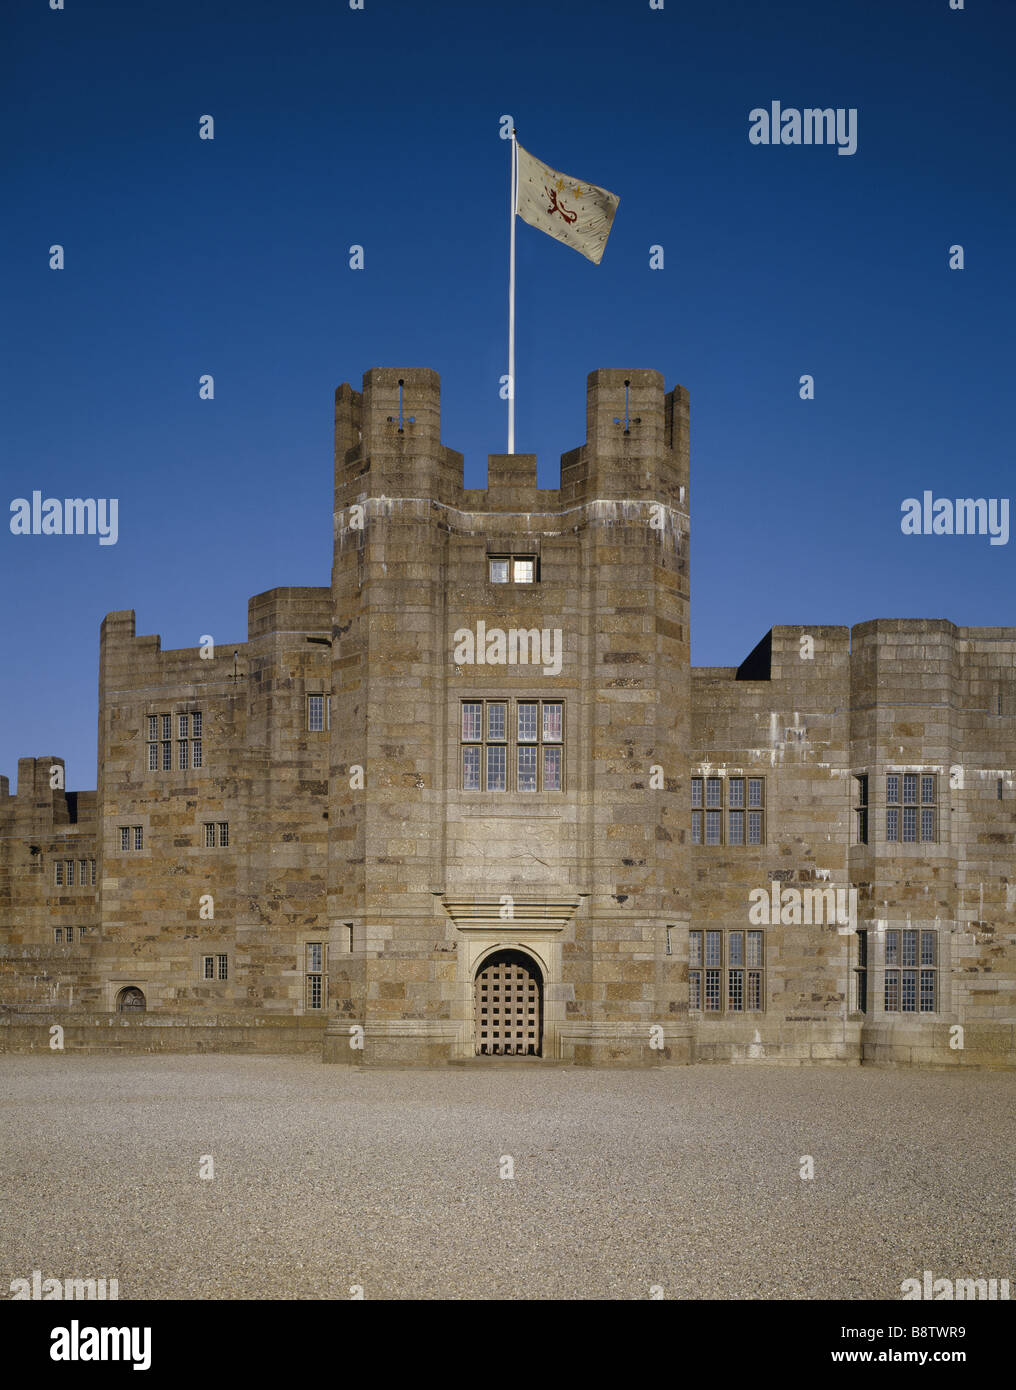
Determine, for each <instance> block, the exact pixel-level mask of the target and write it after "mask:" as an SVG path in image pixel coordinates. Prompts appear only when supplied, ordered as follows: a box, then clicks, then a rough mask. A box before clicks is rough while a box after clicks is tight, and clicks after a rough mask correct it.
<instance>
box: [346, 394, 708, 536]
mask: <svg viewBox="0 0 1016 1390" xmlns="http://www.w3.org/2000/svg"><path fill="white" fill-rule="evenodd" d="M488 473H489V478H488V487H487V490H486V492H485V493H483V492H482V490H477V489H469V491H468V493H467V492H466V490H465V488H464V482H463V456H462V454H460V453H458V452H457V451H456V450H454V449H450V448H448V447H446V446H445V445H444V444H442V442H441V379H440V377H439V376H438V374H437V372H434V371H431V370H429V369H428V368H423V367H417V368H409V367H374V368H372V369H371V370H370V371H368V372H366V373H365V374H364V377H363V389H362V391H355V390H354V389H353V388H352V386H350V385H349V384H348V383H344V384H343V385H342V386H340V387H339V388H338V389H337V391H336V392H335V510H336V512H339V511H342V510H343V509H344V508H347V507H350V506H352V505H354V504H355V503H357V502H363V501H365V500H366V499H368V498H372V497H384V498H390V499H395V498H407V499H408V498H419V499H423V498H426V499H432V500H434V501H437V502H440V503H443V504H444V505H446V506H451V507H463V506H466V507H468V506H469V505H470V504H475V499H477V496H478V493H479V495H480V496H481V497H482V498H483V502H484V509H485V510H492V511H501V510H513V509H517V510H523V511H526V510H536V509H547V510H557V509H559V508H562V507H567V506H571V505H575V504H580V503H583V502H588V501H595V500H603V499H607V500H640V499H641V500H652V501H657V502H662V503H664V504H665V505H668V506H673V507H675V508H679V509H680V510H682V511H686V510H687V506H688V392H687V391H686V390H685V388H684V387H683V386H675V387H674V389H673V390H672V391H669V392H668V391H666V390H665V384H664V379H663V377H662V375H661V374H660V373H659V372H656V371H651V370H646V369H637V368H620V367H619V368H601V369H600V370H598V371H594V372H590V373H589V376H588V378H587V380H586V440H585V443H584V444H581V445H580V446H579V447H578V448H575V449H571V450H569V451H568V452H567V453H565V454H563V455H562V456H561V485H560V487H559V488H553V489H552V488H538V487H537V485H536V455H535V454H491V455H489V457H488Z"/></svg>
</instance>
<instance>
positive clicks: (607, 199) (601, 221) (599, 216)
mask: <svg viewBox="0 0 1016 1390" xmlns="http://www.w3.org/2000/svg"><path fill="white" fill-rule="evenodd" d="M516 148H517V150H518V160H519V164H518V199H517V203H516V211H517V213H518V215H519V216H520V217H521V218H522V220H523V221H524V222H528V223H529V225H530V226H531V227H538V228H539V230H540V231H541V232H546V233H547V235H548V236H552V237H553V238H554V239H555V240H556V241H563V242H564V244H565V246H571V247H574V249H575V250H576V251H580V252H581V253H582V255H583V256H585V257H586V258H587V259H588V260H590V261H592V262H593V264H594V265H599V264H600V260H601V259H602V257H603V250H604V247H605V246H606V245H607V237H608V236H609V235H610V227H611V223H612V222H613V221H614V213H615V212H616V211H617V205H618V203H619V202H620V199H619V198H618V197H617V195H616V194H614V193H608V192H607V190H606V189H605V188H597V186H596V184H595V183H584V182H583V181H582V180H581V179H573V178H571V177H570V176H569V175H568V174H559V173H558V172H557V170H556V169H551V168H549V167H548V166H547V165H546V164H541V163H540V161H539V160H538V159H536V158H535V157H534V156H533V155H531V154H530V153H529V152H528V151H527V150H524V149H523V148H522V146H521V145H518V144H516Z"/></svg>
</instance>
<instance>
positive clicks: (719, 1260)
mask: <svg viewBox="0 0 1016 1390" xmlns="http://www.w3.org/2000/svg"><path fill="white" fill-rule="evenodd" d="M1014 1097H1016V1076H1013V1075H1011V1074H1008V1075H1007V1074H1004V1073H990V1072H970V1073H966V1074H955V1073H944V1072H906V1071H877V1070H876V1071H872V1070H867V1069H864V1070H860V1069H844V1070H839V1069H822V1070H816V1069H808V1068H803V1067H801V1068H796V1067H795V1068H787V1069H780V1068H775V1067H749V1066H695V1067H676V1068H673V1069H667V1070H664V1069H658V1070H653V1071H615V1072H610V1071H600V1072H594V1071H588V1070H584V1069H576V1068H541V1067H540V1066H538V1065H536V1066H534V1065H526V1064H515V1065H514V1066H513V1065H510V1064H509V1065H507V1066H501V1065H497V1064H495V1065H494V1066H492V1067H491V1068H490V1069H487V1068H486V1067H483V1066H466V1067H452V1068H442V1069H440V1070H433V1071H410V1070H389V1071H361V1070H351V1069H346V1068H344V1067H338V1066H325V1065H323V1064H321V1063H319V1062H317V1061H313V1060H308V1059H305V1058H297V1057H233V1056H228V1057H226V1056H215V1057H213V1056H194V1057H180V1056H176V1057H167V1056H163V1057H154V1058H153V1057H100V1056H94V1055H93V1056H86V1057H75V1056H73V1055H65V1056H63V1057H55V1056H54V1057H32V1056H23V1057H22V1056H10V1055H8V1056H4V1057H0V1280H2V1282H0V1297H7V1296H8V1294H7V1290H8V1287H9V1281H10V1280H11V1279H12V1278H15V1277H30V1276H31V1273H32V1271H33V1270H35V1269H38V1270H41V1271H42V1276H43V1278H47V1277H59V1278H65V1277H69V1276H74V1277H80V1278H85V1277H100V1276H103V1275H105V1276H107V1277H116V1278H118V1279H119V1281H120V1297H121V1298H143V1299H164V1298H202V1299H224V1298H227V1299H228V1298H349V1297H350V1288H351V1286H353V1285H361V1286H362V1288H363V1296H364V1297H365V1298H369V1299H377V1298H395V1299H406V1298H424V1299H436V1298H469V1299H530V1298H538V1299H560V1298H610V1299H645V1298H648V1297H649V1296H650V1289H651V1286H653V1285H661V1286H662V1288H663V1296H664V1297H666V1298H758V1299H764V1298H791V1299H814V1298H853V1299H869V1298H899V1297H900V1283H901V1281H902V1280H903V1279H905V1278H909V1277H911V1276H915V1275H917V1276H919V1275H920V1273H921V1271H923V1270H925V1269H931V1270H932V1271H933V1272H934V1274H935V1276H936V1277H939V1276H942V1275H946V1276H949V1277H952V1278H955V1277H978V1276H980V1277H986V1278H989V1277H1000V1278H1001V1277H1006V1276H1007V1277H1009V1278H1010V1280H1012V1281H1014V1284H1013V1286H1014V1289H1016V1245H1014V1240H1013V1229H1014V1222H1016V1193H1014V1181H1016V1177H1014V1172H1013V1165H1012V1153H1013V1151H1014V1148H1016V1144H1014V1140H1016V1117H1014V1109H1016V1107H1014ZM205 1154H211V1155H212V1156H213V1159H214V1165H215V1177H214V1180H212V1181H208V1180H202V1179H201V1178H199V1175H198V1174H199V1165H200V1161H201V1156H202V1155H205ZM502 1155H509V1156H510V1157H511V1158H512V1159H513V1161H514V1171H515V1176H514V1178H511V1179H505V1178H502V1177H501V1176H500V1167H501V1156H502ZM803 1155H811V1156H812V1158H813V1159H814V1166H815V1177H814V1179H813V1180H811V1181H803V1180H802V1179H801V1177H800V1167H801V1162H800V1161H801V1157H802V1156H803Z"/></svg>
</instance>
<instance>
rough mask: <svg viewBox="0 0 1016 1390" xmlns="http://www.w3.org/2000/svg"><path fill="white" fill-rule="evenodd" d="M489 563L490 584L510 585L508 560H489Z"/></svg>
mask: <svg viewBox="0 0 1016 1390" xmlns="http://www.w3.org/2000/svg"><path fill="white" fill-rule="evenodd" d="M487 563H488V565H489V566H490V570H489V573H490V582H491V583H492V584H507V583H508V561H507V560H489V561H488V562H487Z"/></svg>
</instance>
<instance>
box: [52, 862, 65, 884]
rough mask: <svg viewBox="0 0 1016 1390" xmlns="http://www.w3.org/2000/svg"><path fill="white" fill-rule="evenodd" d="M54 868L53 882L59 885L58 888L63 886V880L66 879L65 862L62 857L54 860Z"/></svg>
mask: <svg viewBox="0 0 1016 1390" xmlns="http://www.w3.org/2000/svg"><path fill="white" fill-rule="evenodd" d="M53 869H54V875H53V882H54V883H55V885H56V886H57V888H62V887H63V881H64V862H63V860H62V859H55V860H54V861H53Z"/></svg>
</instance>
